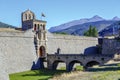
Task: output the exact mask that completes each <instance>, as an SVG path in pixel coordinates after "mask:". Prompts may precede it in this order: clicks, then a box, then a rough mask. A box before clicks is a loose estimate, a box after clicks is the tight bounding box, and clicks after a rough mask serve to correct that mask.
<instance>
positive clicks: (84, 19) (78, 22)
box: [49, 15, 120, 32]
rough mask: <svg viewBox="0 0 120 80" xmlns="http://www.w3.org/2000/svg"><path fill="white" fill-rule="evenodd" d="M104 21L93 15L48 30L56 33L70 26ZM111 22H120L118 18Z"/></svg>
mask: <svg viewBox="0 0 120 80" xmlns="http://www.w3.org/2000/svg"><path fill="white" fill-rule="evenodd" d="M104 20H106V19H104V18H102V17H100V16H98V15H95V16H93V17H91V18H82V19H79V20H73V21H70V22H67V23H64V24H61V25H59V26H55V27H51V28H50V29H49V31H50V32H56V31H59V30H63V29H67V28H69V27H71V26H74V25H80V24H84V23H88V22H96V21H104ZM111 20H113V21H114V20H116V21H118V20H120V18H118V17H117V16H115V17H113V18H112V19H111Z"/></svg>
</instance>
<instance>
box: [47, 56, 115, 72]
mask: <svg viewBox="0 0 120 80" xmlns="http://www.w3.org/2000/svg"><path fill="white" fill-rule="evenodd" d="M112 58H113V56H112V55H103V54H98V55H84V54H48V55H47V62H48V69H52V70H55V69H56V68H57V66H58V63H60V62H63V63H65V64H66V70H67V71H71V70H72V68H73V66H74V64H75V63H80V65H82V66H84V68H87V67H92V66H93V65H103V64H104V63H107V62H108V61H110V60H111V59H112Z"/></svg>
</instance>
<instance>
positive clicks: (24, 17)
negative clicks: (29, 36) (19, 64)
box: [21, 10, 47, 58]
mask: <svg viewBox="0 0 120 80" xmlns="http://www.w3.org/2000/svg"><path fill="white" fill-rule="evenodd" d="M21 21H22V30H23V31H26V30H29V29H32V31H33V33H34V45H35V49H36V54H37V55H38V57H39V58H45V57H46V49H47V46H46V45H47V44H46V41H47V37H46V21H43V20H37V19H36V17H35V14H34V13H33V12H32V11H30V10H26V11H25V12H23V13H22V14H21Z"/></svg>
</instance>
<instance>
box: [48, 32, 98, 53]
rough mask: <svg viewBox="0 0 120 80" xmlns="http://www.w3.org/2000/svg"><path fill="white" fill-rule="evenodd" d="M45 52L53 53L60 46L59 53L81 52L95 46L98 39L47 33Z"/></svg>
mask: <svg viewBox="0 0 120 80" xmlns="http://www.w3.org/2000/svg"><path fill="white" fill-rule="evenodd" d="M47 39H48V42H47V48H48V49H47V51H48V52H47V53H48V54H54V53H56V52H57V49H58V48H60V50H61V51H60V53H61V54H83V53H84V52H85V50H86V49H88V48H91V47H95V46H96V45H97V44H98V39H97V38H93V37H80V36H71V35H59V34H51V35H50V33H49V34H48V38H47Z"/></svg>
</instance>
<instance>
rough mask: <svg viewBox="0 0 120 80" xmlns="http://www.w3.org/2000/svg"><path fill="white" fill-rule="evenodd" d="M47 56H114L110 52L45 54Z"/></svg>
mask: <svg viewBox="0 0 120 80" xmlns="http://www.w3.org/2000/svg"><path fill="white" fill-rule="evenodd" d="M47 56H83V57H86V56H88V57H90V56H94V57H101V56H103V57H114V55H111V54H94V55H85V54H47Z"/></svg>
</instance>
